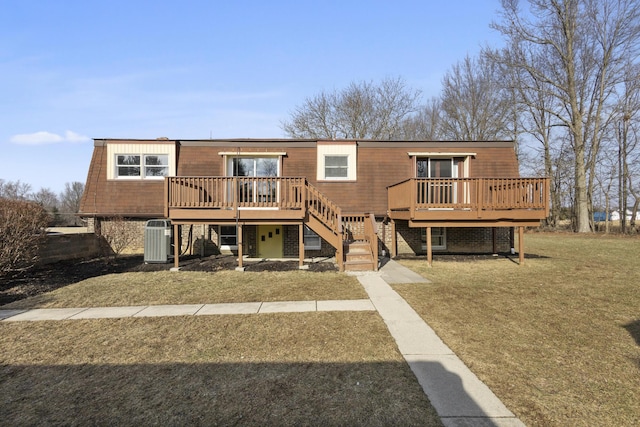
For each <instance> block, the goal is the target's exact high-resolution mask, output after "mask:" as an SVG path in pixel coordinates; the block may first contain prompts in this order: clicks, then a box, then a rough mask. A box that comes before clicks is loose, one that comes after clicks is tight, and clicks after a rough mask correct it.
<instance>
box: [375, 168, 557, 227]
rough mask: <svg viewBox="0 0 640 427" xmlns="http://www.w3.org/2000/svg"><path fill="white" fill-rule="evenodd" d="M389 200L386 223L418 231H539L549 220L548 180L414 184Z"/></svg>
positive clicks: (394, 190) (395, 189)
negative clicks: (439, 228) (403, 223)
mask: <svg viewBox="0 0 640 427" xmlns="http://www.w3.org/2000/svg"><path fill="white" fill-rule="evenodd" d="M387 195H388V203H389V205H388V206H389V211H388V215H389V217H390V218H391V219H399V220H407V221H409V224H410V225H413V226H416V227H418V226H422V227H424V226H427V225H433V226H444V227H455V226H457V227H473V226H478V227H483V226H520V225H522V226H525V225H538V224H539V223H540V220H542V219H544V218H546V217H547V216H548V214H549V202H548V198H549V180H548V179H547V178H412V179H408V180H406V181H402V182H400V183H398V184H395V185H392V186H390V187H388V189H387Z"/></svg>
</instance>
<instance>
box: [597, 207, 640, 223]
mask: <svg viewBox="0 0 640 427" xmlns="http://www.w3.org/2000/svg"><path fill="white" fill-rule="evenodd" d="M633 217H634V215H633V212H631V211H630V210H629V209H627V210H626V212H625V219H626V220H627V221H631V219H632V218H633ZM609 219H610V220H611V221H620V220H621V219H622V215H620V211H613V212H611V214H610V215H609ZM635 220H636V221H640V211H639V212H636V214H635ZM602 221H604V219H603V220H602Z"/></svg>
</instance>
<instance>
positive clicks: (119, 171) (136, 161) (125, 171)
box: [116, 154, 141, 178]
mask: <svg viewBox="0 0 640 427" xmlns="http://www.w3.org/2000/svg"><path fill="white" fill-rule="evenodd" d="M140 171H141V168H140V156H135V155H128V154H127V155H121V154H119V155H117V156H116V177H118V178H120V177H125V178H131V177H139V176H140Z"/></svg>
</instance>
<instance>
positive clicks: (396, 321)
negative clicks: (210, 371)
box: [0, 260, 524, 427]
mask: <svg viewBox="0 0 640 427" xmlns="http://www.w3.org/2000/svg"><path fill="white" fill-rule="evenodd" d="M354 275H356V276H357V279H358V281H359V282H360V283H361V284H362V286H363V287H364V289H365V290H366V292H367V294H368V295H369V299H364V300H337V301H284V302H253V303H232V304H184V305H157V306H133V307H95V308H48V309H33V310H0V321H3V322H20V321H39V320H74V319H104V318H122V317H159V316H189V315H192V316H207V315H222V314H260V313H290V312H314V311H374V310H377V311H378V313H379V314H380V316H381V317H382V319H383V320H384V322H385V323H386V325H387V328H388V329H389V332H390V333H391V335H392V336H393V338H394V339H395V341H396V343H397V345H398V349H399V350H400V353H401V354H402V356H403V357H404V359H405V360H406V361H407V363H408V364H409V366H410V367H411V370H412V371H413V373H414V374H415V376H416V378H417V379H418V382H419V383H420V385H421V386H422V389H423V390H424V392H425V393H426V395H427V397H428V398H429V400H430V401H431V404H432V405H433V406H434V408H435V409H436V411H437V412H438V415H439V416H440V418H441V420H442V422H443V424H444V425H445V426H446V427H462V426H474V427H475V426H480V427H490V426H496V427H516V426H517V427H521V426H524V424H523V423H522V422H521V421H520V420H519V419H518V418H516V417H515V416H514V415H513V413H511V411H509V410H508V409H507V408H506V407H505V406H504V405H503V404H502V402H501V401H500V399H498V398H497V397H496V396H495V395H494V394H493V392H492V391H491V390H490V389H489V388H488V387H487V386H486V385H485V384H484V383H483V382H482V381H480V380H479V379H478V377H476V376H475V374H474V373H473V372H471V370H469V368H467V367H466V365H465V364H464V363H463V362H462V361H461V360H460V359H459V358H458V357H457V356H456V355H455V354H454V353H453V351H451V349H450V348H449V347H447V345H446V344H444V342H442V340H441V339H440V338H439V337H438V336H437V335H436V333H435V332H434V331H433V330H432V329H431V328H430V327H429V325H427V324H426V323H425V322H424V321H423V320H422V318H421V317H420V316H419V315H418V313H416V312H415V310H413V308H411V306H410V305H409V304H408V303H407V302H406V301H405V300H404V299H403V298H402V297H401V296H400V295H399V294H398V293H397V292H395V291H394V290H393V289H392V288H391V286H389V285H390V284H396V283H415V284H416V286H420V285H419V284H426V283H429V281H428V280H427V279H425V278H424V277H422V276H420V275H419V274H417V273H415V272H413V271H411V270H409V269H408V268H405V267H403V266H401V265H400V264H398V263H397V262H395V261H393V260H385V263H384V265H383V266H382V268H381V269H380V271H379V272H375V273H374V272H365V273H356V274H354Z"/></svg>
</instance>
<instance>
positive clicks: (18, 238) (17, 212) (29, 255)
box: [0, 198, 47, 273]
mask: <svg viewBox="0 0 640 427" xmlns="http://www.w3.org/2000/svg"><path fill="white" fill-rule="evenodd" d="M46 225H47V213H46V212H45V210H44V209H43V208H42V206H40V205H38V204H37V203H34V202H29V201H25V200H17V199H7V198H0V273H6V272H7V271H10V270H14V269H17V268H27V267H30V266H32V265H33V264H35V262H36V261H37V257H38V248H39V246H40V243H41V242H42V240H43V239H44V236H45V227H46Z"/></svg>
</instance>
